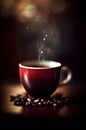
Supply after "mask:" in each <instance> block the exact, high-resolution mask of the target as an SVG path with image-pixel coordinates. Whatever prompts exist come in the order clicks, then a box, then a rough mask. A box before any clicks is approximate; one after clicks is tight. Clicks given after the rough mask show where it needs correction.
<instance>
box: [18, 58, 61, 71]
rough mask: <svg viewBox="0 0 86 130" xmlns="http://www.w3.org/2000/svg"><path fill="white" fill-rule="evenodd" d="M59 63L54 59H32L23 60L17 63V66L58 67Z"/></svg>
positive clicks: (35, 67) (34, 67)
mask: <svg viewBox="0 0 86 130" xmlns="http://www.w3.org/2000/svg"><path fill="white" fill-rule="evenodd" d="M60 66H61V63H60V62H56V61H49V60H45V61H38V60H33V61H24V62H21V63H19V67H22V68H33V69H46V68H47V69H49V68H55V67H60Z"/></svg>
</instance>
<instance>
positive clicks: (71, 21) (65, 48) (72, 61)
mask: <svg viewBox="0 0 86 130" xmlns="http://www.w3.org/2000/svg"><path fill="white" fill-rule="evenodd" d="M1 2H2V1H1ZM68 2H69V6H68V7H67V10H66V11H64V12H62V13H58V14H56V13H53V12H52V13H51V14H50V20H51V19H54V20H56V23H57V25H58V26H59V32H60V38H61V42H60V45H59V48H58V47H57V46H56V47H55V51H56V54H57V55H56V58H55V60H57V61H60V62H61V63H62V65H68V66H69V67H70V68H71V70H72V72H73V79H74V80H76V79H83V78H84V77H86V63H85V61H86V56H85V55H86V47H85V44H86V42H85V41H86V38H85V35H86V31H85V25H86V14H85V2H84V1H83V0H82V1H78V0H77V1H72V0H71V1H68ZM0 7H1V8H0V82H2V81H6V80H14V79H17V80H18V79H19V71H18V63H19V62H20V61H22V60H26V59H28V60H29V59H33V57H34V59H35V58H36V51H35V44H33V40H34V38H35V36H34V35H33V34H30V33H29V35H28V36H27V37H26V40H25V39H24V38H23V37H22V35H23V34H22V31H21V30H23V28H24V26H25V24H24V23H21V22H20V21H18V20H17V19H16V18H15V17H14V16H13V15H12V14H11V13H8V14H6V13H3V12H2V10H1V9H2V8H4V7H2V4H1V3H0ZM21 39H22V41H21ZM27 40H28V41H29V43H30V44H28V45H27V42H26V41H27ZM31 42H32V44H31ZM24 43H25V44H24ZM27 54H28V55H27Z"/></svg>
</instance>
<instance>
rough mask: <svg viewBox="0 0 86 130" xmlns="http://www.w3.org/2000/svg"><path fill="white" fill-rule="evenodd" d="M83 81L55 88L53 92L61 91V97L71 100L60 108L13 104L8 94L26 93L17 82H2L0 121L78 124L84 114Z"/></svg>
mask: <svg viewBox="0 0 86 130" xmlns="http://www.w3.org/2000/svg"><path fill="white" fill-rule="evenodd" d="M85 81H86V80H82V81H78V82H76V83H73V84H68V85H65V86H59V87H58V88H57V90H56V91H55V92H54V94H58V93H61V94H62V96H63V97H69V98H70V101H71V103H70V104H69V105H65V106H63V107H62V108H58V107H57V108H55V107H23V106H15V105H13V103H12V102H10V100H9V99H10V96H11V95H17V94H23V93H26V92H25V90H24V88H23V86H22V85H21V84H20V83H18V82H14V83H12V82H10V83H3V84H1V85H0V115H1V116H0V117H1V118H0V122H1V124H5V123H6V124H7V125H8V124H9V125H10V124H17V123H18V122H20V125H21V126H22V125H23V124H24V123H26V122H27V121H28V124H31V123H32V122H33V121H34V122H35V121H42V122H41V123H47V121H49V124H51V122H53V123H55V124H58V122H59V124H62V122H63V124H64V125H65V123H66V124H69V123H71V124H72V123H75V124H76V121H77V122H79V123H78V124H80V122H81V121H84V118H85V115H86V114H85V111H86V82H85ZM10 122H11V123H10ZM32 126H34V125H32ZM62 126H63V125H62ZM72 126H73V125H72ZM72 126H71V127H72Z"/></svg>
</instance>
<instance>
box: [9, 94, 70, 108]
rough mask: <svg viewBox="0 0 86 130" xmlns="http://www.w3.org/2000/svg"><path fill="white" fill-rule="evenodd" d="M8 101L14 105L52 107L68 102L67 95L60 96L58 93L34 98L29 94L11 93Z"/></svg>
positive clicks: (61, 105)
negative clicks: (54, 95)
mask: <svg viewBox="0 0 86 130" xmlns="http://www.w3.org/2000/svg"><path fill="white" fill-rule="evenodd" d="M10 101H11V102H13V105H16V106H27V107H30V106H32V107H37V106H40V107H41V106H53V107H59V108H60V107H63V106H64V105H67V104H68V103H69V98H68V97H62V96H61V94H58V95H57V96H56V97H46V98H35V97H31V96H29V95H21V94H18V95H15V96H14V95H11V96H10Z"/></svg>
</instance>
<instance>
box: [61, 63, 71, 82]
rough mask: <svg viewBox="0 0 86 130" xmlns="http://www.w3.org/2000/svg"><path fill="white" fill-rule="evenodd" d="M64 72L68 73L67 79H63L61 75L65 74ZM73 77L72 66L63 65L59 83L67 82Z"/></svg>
mask: <svg viewBox="0 0 86 130" xmlns="http://www.w3.org/2000/svg"><path fill="white" fill-rule="evenodd" d="M63 73H66V77H65V79H63V80H61V76H62V75H63ZM71 78H72V71H71V70H70V68H69V67H68V66H62V67H61V75H60V81H59V85H65V84H67V83H68V82H69V81H70V80H71Z"/></svg>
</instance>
